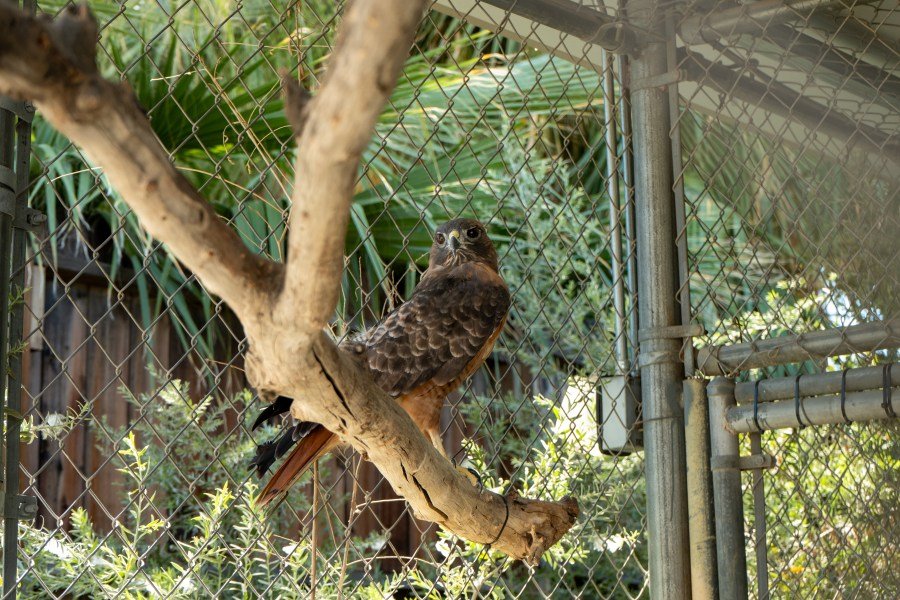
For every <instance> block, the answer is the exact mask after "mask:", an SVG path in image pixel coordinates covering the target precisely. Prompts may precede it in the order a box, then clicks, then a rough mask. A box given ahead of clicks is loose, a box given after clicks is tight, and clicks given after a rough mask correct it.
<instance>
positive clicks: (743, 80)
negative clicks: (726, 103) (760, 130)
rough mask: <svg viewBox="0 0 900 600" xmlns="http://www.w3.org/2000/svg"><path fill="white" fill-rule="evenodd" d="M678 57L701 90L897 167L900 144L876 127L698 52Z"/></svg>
mask: <svg viewBox="0 0 900 600" xmlns="http://www.w3.org/2000/svg"><path fill="white" fill-rule="evenodd" d="M681 58H682V60H681V61H680V63H679V64H680V66H681V70H682V72H683V74H684V76H685V77H687V78H688V79H691V80H693V81H696V82H697V83H699V84H701V85H703V86H704V87H709V88H710V89H712V90H715V91H716V92H717V93H720V94H723V95H724V96H725V97H727V98H736V99H738V100H740V101H742V102H745V103H747V104H750V105H752V106H755V107H757V108H762V109H764V110H766V111H767V112H771V113H773V114H776V115H780V116H782V117H784V118H785V119H787V120H788V121H790V122H796V123H800V124H801V125H803V126H804V127H806V128H807V129H809V130H810V131H812V132H817V133H824V134H826V135H828V136H830V137H832V138H835V139H839V140H840V141H841V143H842V144H843V145H844V146H845V148H846V149H847V151H849V150H852V149H854V148H856V147H859V148H860V149H863V150H865V151H867V152H870V153H872V154H873V155H875V156H883V157H884V158H885V159H886V165H887V166H888V167H892V166H893V165H896V164H900V142H897V141H896V140H895V139H894V137H892V136H891V135H889V134H888V133H886V132H884V131H882V130H880V129H878V128H876V127H873V126H870V125H865V124H862V123H859V122H856V121H854V120H853V119H851V118H849V117H847V116H846V115H844V114H843V113H841V112H839V111H837V110H836V109H835V108H834V107H829V106H825V105H822V104H819V103H818V102H816V101H814V100H811V99H809V98H807V97H805V96H803V95H802V94H799V93H797V92H795V91H794V90H792V89H791V88H789V87H788V86H786V85H784V84H782V83H779V82H778V81H775V80H774V79H772V78H771V77H765V76H763V75H761V74H760V73H755V74H754V76H753V77H750V76H745V75H741V74H740V73H738V72H735V71H734V70H733V69H732V68H730V67H726V66H725V65H722V64H720V63H715V62H712V61H709V60H706V59H705V58H703V57H702V56H700V55H699V54H697V53H681Z"/></svg>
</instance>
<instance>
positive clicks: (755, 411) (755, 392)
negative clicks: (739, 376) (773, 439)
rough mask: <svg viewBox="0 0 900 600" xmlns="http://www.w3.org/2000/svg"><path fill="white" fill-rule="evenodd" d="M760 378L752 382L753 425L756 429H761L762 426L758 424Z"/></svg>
mask: <svg viewBox="0 0 900 600" xmlns="http://www.w3.org/2000/svg"><path fill="white" fill-rule="evenodd" d="M760 381H762V379H757V380H756V383H755V384H753V425H754V426H755V427H756V430H757V431H762V427H761V426H760V424H759V382H760Z"/></svg>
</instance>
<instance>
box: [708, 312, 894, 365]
mask: <svg viewBox="0 0 900 600" xmlns="http://www.w3.org/2000/svg"><path fill="white" fill-rule="evenodd" d="M897 347H900V319H892V320H888V321H878V322H873V323H864V324H862V325H853V326H850V327H844V328H839V329H827V330H824V331H814V332H811V333H801V334H794V335H784V336H778V337H774V338H770V339H765V340H754V341H751V342H743V343H740V344H731V345H721V346H708V347H705V348H700V349H699V350H698V351H697V361H696V362H697V368H698V369H699V370H700V372H702V373H703V374H704V375H707V376H715V375H729V374H733V373H736V372H739V371H747V370H750V369H759V368H763V367H773V366H778V365H784V364H790V363H796V362H803V361H806V360H809V359H822V358H829V357H832V356H842V355H844V354H853V353H856V352H874V351H876V350H885V349H888V348H897Z"/></svg>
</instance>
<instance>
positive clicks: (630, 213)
mask: <svg viewBox="0 0 900 600" xmlns="http://www.w3.org/2000/svg"><path fill="white" fill-rule="evenodd" d="M616 69H617V71H618V74H619V81H620V82H624V81H625V76H626V73H628V71H629V68H628V57H627V56H626V55H624V54H620V55H619V56H618V57H617V60H616ZM618 112H619V123H620V124H621V131H622V160H621V165H620V166H621V169H622V185H624V186H625V248H626V255H625V262H626V265H627V270H626V271H627V275H628V278H627V280H628V292H629V294H630V296H631V298H632V305H631V310H630V311H629V315H628V317H629V319H628V337H629V339H630V340H631V351H632V356H631V357H630V358H631V360H630V361H629V362H630V363H631V367H632V369H634V368H635V363H634V360H633V358H634V352H635V349H636V346H637V339H638V328H639V323H638V310H637V306H636V302H635V301H636V299H637V289H638V284H637V272H638V269H637V242H636V239H637V234H636V233H635V231H634V227H635V225H634V222H635V214H634V144H633V141H634V138H633V136H632V132H631V91H630V90H629V89H628V86H626V85H624V83H623V84H622V89H621V90H620V94H619V110H618Z"/></svg>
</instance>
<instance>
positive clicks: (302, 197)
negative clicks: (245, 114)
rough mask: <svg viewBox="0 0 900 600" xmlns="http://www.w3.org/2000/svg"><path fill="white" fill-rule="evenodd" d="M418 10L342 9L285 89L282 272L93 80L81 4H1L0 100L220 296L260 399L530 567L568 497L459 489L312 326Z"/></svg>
mask: <svg viewBox="0 0 900 600" xmlns="http://www.w3.org/2000/svg"><path fill="white" fill-rule="evenodd" d="M423 5H424V2H423V0H416V1H411V0H381V1H374V0H354V2H353V3H352V4H351V5H350V8H349V9H348V10H347V14H346V16H345V18H344V23H343V24H342V31H341V33H340V35H339V40H338V45H337V49H336V51H335V54H334V56H333V57H332V61H331V65H330V70H329V73H328V77H327V79H326V83H325V84H324V86H323V87H322V89H321V90H320V92H319V94H318V95H317V96H316V97H315V98H314V99H313V100H311V101H309V102H308V103H307V102H306V95H305V94H303V93H302V91H301V90H300V88H299V86H295V85H293V83H286V86H285V87H286V95H287V102H288V107H287V109H288V114H289V115H290V118H291V123H292V125H293V126H294V128H295V133H296V134H297V135H298V136H299V144H300V147H299V150H298V158H297V173H296V179H295V187H294V198H293V200H294V207H293V209H292V211H291V222H290V237H289V248H290V251H289V257H290V258H289V264H288V266H287V272H286V273H284V274H283V273H282V270H281V267H280V265H276V264H273V263H271V262H269V261H266V260H263V259H261V258H259V257H258V256H256V255H254V254H253V253H252V252H250V251H249V249H247V248H246V247H245V246H244V245H243V243H242V242H241V241H240V239H239V238H238V236H237V235H236V234H235V233H234V231H233V230H231V229H230V228H229V227H227V226H226V225H225V224H224V223H223V222H222V221H221V220H220V219H219V218H218V217H217V216H216V214H215V213H214V212H213V211H212V209H211V208H210V207H209V205H208V204H207V203H206V202H205V201H204V200H203V199H202V198H201V197H200V195H199V194H198V193H197V192H196V190H194V189H193V188H192V187H191V186H190V185H189V184H188V182H187V181H186V180H185V179H184V178H183V177H181V175H180V174H179V173H178V172H177V170H176V169H175V168H174V166H173V165H172V163H171V161H170V160H169V157H168V155H167V153H166V152H165V150H164V149H163V148H162V147H161V146H160V144H159V142H158V141H157V139H156V137H155V136H154V134H153V131H152V129H151V128H150V124H149V122H148V121H147V119H146V117H145V116H144V114H143V112H142V111H141V109H140V108H139V107H138V106H137V104H136V102H135V101H134V98H133V95H132V93H131V92H130V90H129V89H128V88H127V87H126V86H123V85H115V84H112V83H109V82H106V81H104V80H103V79H101V78H100V77H99V75H98V73H97V68H96V65H95V63H94V59H93V52H94V46H95V42H96V36H97V29H96V24H95V23H94V21H93V18H92V17H91V16H90V13H89V12H88V10H87V9H86V8H84V7H78V8H69V9H66V10H65V11H64V12H63V14H62V16H61V17H60V18H59V19H58V20H57V22H55V23H52V24H51V23H50V22H49V21H47V20H45V19H42V18H33V17H29V16H26V15H24V14H22V13H20V12H19V11H18V9H17V8H14V7H12V6H10V5H9V4H8V3H6V2H5V0H0V93H4V94H7V95H11V96H14V97H18V98H30V99H32V100H34V101H35V103H36V104H37V105H38V107H39V109H40V110H41V111H42V112H43V114H44V116H45V117H46V119H47V120H48V121H49V122H51V123H52V124H53V125H54V126H55V127H57V128H58V129H59V130H60V131H61V132H62V133H64V134H66V135H67V136H69V138H71V139H72V140H73V141H74V142H75V143H77V144H79V145H80V146H81V147H82V148H84V149H85V151H86V152H87V153H88V154H89V155H90V156H91V157H92V158H93V159H94V160H95V161H96V162H97V164H98V165H100V166H101V167H103V169H104V170H105V172H106V174H107V176H108V177H109V179H110V181H111V182H112V184H113V185H114V186H115V187H116V189H117V190H118V191H119V193H120V194H121V195H122V197H123V198H124V200H125V201H126V202H127V203H128V204H129V206H131V208H132V209H133V210H134V211H135V212H136V213H137V215H138V217H139V218H140V219H141V222H142V223H143V224H144V226H145V227H146V228H147V230H148V231H149V232H150V233H151V234H152V235H154V236H155V237H156V238H158V239H159V240H160V241H162V242H164V243H165V244H167V245H168V247H169V248H170V250H171V251H172V253H173V254H174V255H175V256H177V257H178V258H179V260H181V261H182V262H183V263H184V264H185V265H186V266H188V267H189V268H190V269H191V270H193V271H194V273H196V274H197V276H198V277H199V278H200V280H201V281H202V282H203V283H204V284H205V285H206V286H207V287H208V288H209V290H210V291H212V292H213V293H215V294H218V295H220V296H221V297H222V298H223V299H225V301H226V302H228V304H229V305H230V306H231V307H232V309H233V310H234V311H235V313H236V314H237V315H238V317H239V318H240V319H241V323H242V324H243V326H244V330H245V331H246V333H247V335H248V337H249V339H250V341H251V352H250V353H249V354H248V355H247V365H246V366H247V374H248V377H249V379H250V381H251V382H252V383H253V384H254V385H255V386H256V387H257V389H258V390H259V391H260V392H261V393H262V394H269V393H277V394H282V395H285V396H289V397H292V398H295V399H296V400H295V401H294V404H293V405H292V408H291V411H292V413H294V415H295V416H297V417H299V418H302V419H304V420H311V421H315V422H318V423H321V424H323V425H324V426H325V427H327V428H328V429H330V430H332V431H334V432H335V433H337V434H338V435H340V436H342V437H343V438H344V439H345V440H347V441H348V442H349V443H351V444H352V445H353V447H354V448H355V449H356V450H358V451H360V452H363V453H365V454H366V455H367V456H368V457H369V459H370V460H371V461H372V462H373V463H374V464H375V465H376V466H377V467H378V468H379V470H380V471H381V472H382V473H383V474H384V476H385V478H386V479H387V480H388V481H389V482H390V484H391V486H392V487H393V488H394V489H395V490H396V491H397V492H398V493H399V494H400V495H402V496H403V497H404V498H406V500H407V501H408V502H409V504H410V506H411V507H412V509H413V511H414V512H415V513H416V514H417V515H419V516H420V517H421V518H424V519H427V520H430V521H434V522H437V523H439V524H441V525H442V526H444V527H445V528H447V529H449V530H450V531H452V532H454V533H456V534H458V535H460V536H462V537H464V538H467V539H469V540H472V541H476V542H481V543H492V544H493V546H494V547H495V548H497V549H499V550H502V551H504V552H506V553H507V554H509V555H510V556H512V557H514V558H520V559H523V560H526V561H528V562H529V563H532V564H534V563H536V562H537V561H538V560H539V558H540V556H541V554H542V553H543V551H544V550H545V549H547V548H549V547H550V546H551V545H553V544H554V543H556V542H557V541H558V540H559V538H560V537H561V536H562V535H563V534H565V532H566V531H568V530H569V529H570V528H571V527H572V525H573V524H574V522H575V518H576V517H577V515H578V507H577V504H576V503H575V501H574V500H572V499H564V500H562V501H560V502H542V501H537V500H526V499H521V498H518V497H517V496H516V495H514V494H513V495H510V496H509V497H508V498H506V499H504V498H501V497H499V496H497V495H496V494H493V493H491V492H484V491H479V490H477V489H476V488H474V487H473V486H472V485H471V484H470V483H469V481H468V480H467V479H466V478H465V477H463V476H462V475H460V474H459V473H458V472H457V471H456V469H454V468H453V466H452V465H451V464H450V463H449V462H448V461H447V460H446V459H444V458H443V457H442V456H441V455H440V454H439V453H438V452H437V450H435V448H434V447H433V446H432V445H431V443H430V442H428V441H427V440H426V439H425V437H424V436H423V435H422V434H421V432H420V431H419V429H418V428H417V427H416V425H415V424H414V423H413V421H412V420H411V419H410V418H409V416H407V415H406V413H404V412H403V410H402V409H401V408H400V406H399V405H398V404H397V403H396V402H395V401H393V400H392V399H390V398H389V397H387V395H386V394H385V393H384V392H382V391H381V390H380V389H379V388H378V387H377V386H376V385H375V384H374V382H373V381H372V380H371V378H370V377H369V375H368V374H367V373H366V372H365V371H363V370H362V369H360V367H359V366H358V365H357V364H356V363H355V362H354V360H353V359H352V358H351V357H350V356H348V355H346V354H344V353H342V352H340V351H339V350H338V349H337V347H336V346H335V345H334V343H333V342H332V341H331V340H330V339H329V338H328V336H327V335H325V334H324V333H323V332H322V327H323V326H324V325H325V324H326V323H327V320H328V319H329V318H330V317H331V315H332V313H333V311H334V308H335V305H336V302H337V297H338V296H337V295H338V290H339V279H340V275H341V270H342V256H343V250H344V238H345V234H346V230H347V222H348V219H349V211H350V203H351V202H352V198H353V189H354V186H355V183H356V179H357V171H358V166H359V160H360V157H361V155H362V152H363V150H364V148H365V147H366V144H367V143H368V142H369V139H370V137H371V131H372V128H373V126H374V124H375V122H376V120H377V118H378V115H379V114H380V112H381V108H382V106H383V104H384V102H386V100H387V98H388V95H389V94H390V91H391V89H392V88H393V85H394V81H395V80H396V78H397V77H398V75H399V72H400V69H401V67H402V64H403V61H404V59H405V57H406V55H407V54H408V49H409V45H410V43H411V40H412V36H413V32H414V30H415V27H416V25H417V23H418V20H419V18H420V16H421V12H422V9H423ZM273 305H274V310H273Z"/></svg>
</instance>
